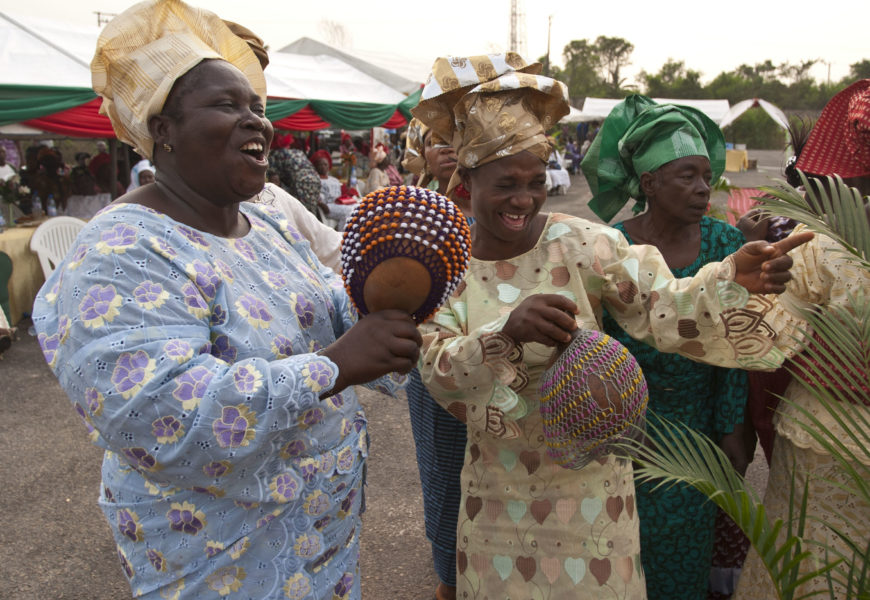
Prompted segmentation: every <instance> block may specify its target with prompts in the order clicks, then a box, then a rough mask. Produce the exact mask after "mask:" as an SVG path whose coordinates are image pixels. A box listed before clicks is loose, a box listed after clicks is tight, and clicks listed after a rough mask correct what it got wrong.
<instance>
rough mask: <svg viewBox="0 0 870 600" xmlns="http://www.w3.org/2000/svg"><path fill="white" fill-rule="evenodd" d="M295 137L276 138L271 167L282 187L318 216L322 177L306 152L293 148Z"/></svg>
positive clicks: (270, 159)
mask: <svg viewBox="0 0 870 600" xmlns="http://www.w3.org/2000/svg"><path fill="white" fill-rule="evenodd" d="M292 144H293V136H292V135H286V136H276V140H275V142H273V144H272V150H271V151H270V152H269V167H270V168H271V169H272V170H273V171H275V173H277V174H278V179H279V181H280V182H281V187H282V188H284V190H286V191H287V193H288V194H290V195H291V196H293V197H294V198H296V199H297V200H299V202H301V203H302V206H304V207H305V208H306V209H308V210H309V211H311V214H313V215H315V216H317V207H318V203H319V202H320V189H321V185H320V175H318V174H317V171H315V170H314V165H312V164H311V161H310V160H308V157H307V156H306V155H305V152H303V151H302V150H300V149H298V148H291V147H290V146H291V145H292Z"/></svg>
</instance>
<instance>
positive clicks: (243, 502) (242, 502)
mask: <svg viewBox="0 0 870 600" xmlns="http://www.w3.org/2000/svg"><path fill="white" fill-rule="evenodd" d="M233 504H235V505H236V506H238V507H240V508H244V509H245V510H251V509H252V508H257V507H258V506H260V503H259V502H249V501H247V500H234V501H233Z"/></svg>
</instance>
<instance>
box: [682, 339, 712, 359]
mask: <svg viewBox="0 0 870 600" xmlns="http://www.w3.org/2000/svg"><path fill="white" fill-rule="evenodd" d="M680 351H681V352H683V353H684V354H689V355H691V356H705V355H706V354H707V351H706V350H704V344H702V343H701V342H686V343H685V344H683V345H681V346H680Z"/></svg>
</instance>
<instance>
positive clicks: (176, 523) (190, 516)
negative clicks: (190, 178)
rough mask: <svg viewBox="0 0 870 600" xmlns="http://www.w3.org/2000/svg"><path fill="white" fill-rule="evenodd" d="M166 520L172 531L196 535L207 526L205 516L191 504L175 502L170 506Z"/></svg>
mask: <svg viewBox="0 0 870 600" xmlns="http://www.w3.org/2000/svg"><path fill="white" fill-rule="evenodd" d="M169 506H170V508H169V511H168V512H167V513H166V519H167V520H168V521H169V528H170V529H172V531H179V532H181V533H187V534H189V535H196V534H198V533H199V532H200V531H202V528H203V527H205V526H206V521H205V514H204V513H203V512H202V511H201V510H197V509H196V505H194V504H192V503H190V502H180V503H179V502H173V503H172V504H170V505H169Z"/></svg>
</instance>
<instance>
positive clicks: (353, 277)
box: [341, 185, 471, 324]
mask: <svg viewBox="0 0 870 600" xmlns="http://www.w3.org/2000/svg"><path fill="white" fill-rule="evenodd" d="M470 249H471V243H470V231H469V228H468V223H467V222H466V220H465V216H464V215H463V214H462V211H461V210H460V209H459V207H457V206H456V205H455V204H454V203H453V202H451V201H450V200H449V199H448V198H447V197H446V196H443V195H441V194H439V193H438V192H434V191H432V190H429V189H426V188H419V187H415V186H404V185H402V186H392V187H388V188H384V189H381V190H377V191H375V192H371V193H370V194H368V195H366V196H365V197H364V198H363V199H362V200H360V202H359V204H358V205H357V207H356V208H355V209H354V211H353V213H351V215H350V217H348V220H347V224H346V226H345V231H344V238H343V239H342V244H341V271H342V277H343V278H344V283H345V288H346V289H347V292H348V294H349V295H350V298H351V300H352V301H353V304H354V306H355V307H356V309H357V311H358V312H359V313H360V314H361V315H365V314H368V313H369V312H371V311H370V310H369V308H368V307H367V306H366V302H365V299H364V297H363V287H364V286H365V282H366V278H367V277H368V276H369V274H370V273H371V272H372V270H373V269H374V268H375V267H377V266H378V265H379V264H381V263H383V262H384V261H386V260H388V259H390V258H395V257H402V258H410V259H414V260H416V261H418V262H419V263H420V264H422V265H423V266H424V267H425V268H426V270H427V271H428V273H429V276H430V278H431V287H430V290H429V294H428V296H427V297H426V299H425V301H424V302H423V303H422V304H421V305H420V307H419V308H418V309H417V310H415V311H413V313H412V314H411V316H412V317H413V319H414V321H415V322H416V323H417V324H420V323H423V322H424V321H426V320H427V319H429V318H430V317H431V316H432V315H434V314H435V311H437V310H438V308H439V307H440V306H441V305H442V304H443V303H444V302H446V300H447V297H448V296H449V295H450V293H451V292H452V291H453V290H454V289H456V286H457V285H459V282H460V281H462V275H463V274H464V273H465V270H466V268H467V267H468V259H469V256H470Z"/></svg>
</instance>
